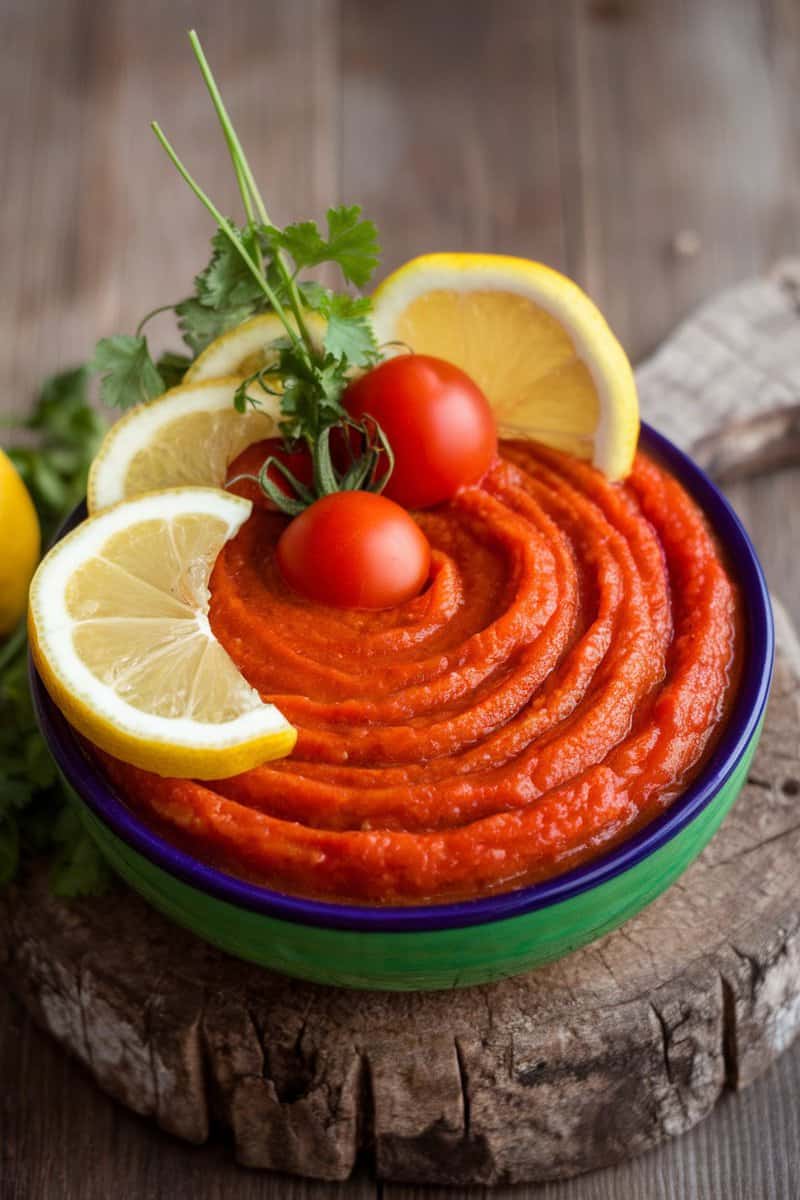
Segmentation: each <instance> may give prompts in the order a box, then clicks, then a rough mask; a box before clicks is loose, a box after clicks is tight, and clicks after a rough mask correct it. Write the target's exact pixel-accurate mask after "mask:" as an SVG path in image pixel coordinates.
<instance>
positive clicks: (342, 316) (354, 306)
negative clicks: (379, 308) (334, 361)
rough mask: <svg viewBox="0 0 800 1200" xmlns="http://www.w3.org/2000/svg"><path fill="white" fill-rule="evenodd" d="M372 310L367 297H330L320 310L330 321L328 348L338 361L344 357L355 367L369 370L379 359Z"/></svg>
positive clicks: (327, 335) (326, 332)
mask: <svg viewBox="0 0 800 1200" xmlns="http://www.w3.org/2000/svg"><path fill="white" fill-rule="evenodd" d="M370 308H371V304H370V301H369V300H368V299H367V298H366V297H363V298H362V297H359V298H354V297H352V296H342V295H333V294H331V295H330V298H329V299H327V300H325V301H323V302H322V304H321V306H320V309H319V311H320V312H322V313H324V315H325V316H326V317H327V318H328V327H327V329H326V331H325V349H326V351H327V352H328V354H331V355H333V356H334V357H335V358H344V359H346V360H347V362H348V363H350V364H351V365H352V366H354V367H366V366H369V365H370V364H371V363H374V362H376V361H377V359H378V357H379V356H378V345H377V342H376V340H375V334H374V333H373V331H372V325H371V324H370V322H369V318H368V316H367V314H368V313H369V311H370Z"/></svg>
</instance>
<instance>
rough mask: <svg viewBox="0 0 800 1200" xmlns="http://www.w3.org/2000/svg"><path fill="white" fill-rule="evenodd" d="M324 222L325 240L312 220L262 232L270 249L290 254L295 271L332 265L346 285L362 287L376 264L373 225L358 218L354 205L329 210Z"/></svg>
mask: <svg viewBox="0 0 800 1200" xmlns="http://www.w3.org/2000/svg"><path fill="white" fill-rule="evenodd" d="M327 221H328V239H327V241H326V240H325V239H324V238H323V237H322V235H321V234H320V232H319V229H318V228H317V225H316V223H315V222H314V221H301V222H298V223H297V224H294V225H287V226H286V228H285V229H284V230H280V229H276V228H275V227H274V226H270V227H269V228H268V229H267V230H266V232H267V234H268V236H269V238H270V241H271V243H272V244H273V246H279V247H281V248H282V249H283V250H285V251H286V252H287V253H288V254H291V256H292V258H293V259H294V262H295V267H296V268H297V270H302V268H303V267H318V266H320V265H321V264H322V263H326V262H332V263H336V264H337V265H338V267H339V269H340V270H341V272H342V274H343V275H344V277H345V279H346V280H347V281H348V283H354V284H355V285H356V287H364V285H365V284H366V283H368V282H369V279H370V277H371V275H372V272H373V271H374V270H375V267H376V266H377V265H378V254H379V253H380V248H379V246H378V231H377V229H376V228H375V225H374V224H373V222H372V221H368V220H365V219H363V218H362V216H361V208H360V206H359V205H358V204H351V205H340V206H339V207H338V208H329V209H328V213H327Z"/></svg>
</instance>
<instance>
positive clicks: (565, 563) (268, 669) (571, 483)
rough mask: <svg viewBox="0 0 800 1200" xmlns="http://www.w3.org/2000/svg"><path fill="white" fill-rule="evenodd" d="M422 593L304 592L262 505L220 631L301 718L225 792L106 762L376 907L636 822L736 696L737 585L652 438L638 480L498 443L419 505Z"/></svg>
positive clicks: (469, 885)
mask: <svg viewBox="0 0 800 1200" xmlns="http://www.w3.org/2000/svg"><path fill="white" fill-rule="evenodd" d="M415 515H416V519H417V520H418V521H419V524H420V526H421V527H422V529H423V530H424V532H425V533H426V535H427V537H428V539H429V541H430V543H431V547H432V551H433V560H432V571H431V577H430V580H429V582H428V585H427V587H426V589H425V590H424V592H423V593H422V594H421V595H420V596H418V597H417V598H415V599H414V600H411V601H409V602H408V603H406V604H404V605H402V606H401V607H399V608H396V609H392V610H389V611H384V612H364V611H355V610H342V609H335V608H328V607H325V606H320V605H314V604H309V603H308V602H306V601H304V600H303V599H301V598H300V597H298V596H296V595H294V594H292V593H291V592H290V590H289V589H288V588H287V586H286V585H285V584H284V583H283V581H282V579H281V577H280V575H279V574H278V572H277V569H276V566H275V560H274V547H275V543H276V541H277V538H278V537H279V535H280V532H281V530H282V529H283V528H284V527H285V518H283V517H281V516H278V515H277V514H275V513H273V512H269V511H267V510H266V508H265V507H261V506H260V507H257V508H256V509H255V510H254V512H253V515H252V517H251V518H250V520H249V521H248V522H247V523H246V524H245V526H244V527H243V528H242V530H241V531H240V533H239V534H238V535H237V536H236V538H234V539H233V541H231V542H230V543H229V544H228V545H227V546H226V547H225V549H224V551H223V553H222V554H221V556H220V558H219V559H218V561H217V563H216V566H215V569H214V573H213V576H212V579H211V610H210V619H211V626H212V628H213V630H214V632H215V634H216V636H217V637H218V638H219V640H220V641H221V643H222V644H223V645H224V646H225V648H226V649H227V651H228V653H229V654H230V655H231V657H232V658H233V659H234V661H235V662H236V663H237V664H238V666H239V668H240V669H241V671H242V672H243V674H244V675H245V676H246V678H247V679H248V680H249V682H250V683H251V684H252V685H253V686H254V687H256V688H257V689H258V690H259V692H260V693H261V694H262V696H263V697H264V698H265V699H269V700H271V701H273V702H274V703H275V704H277V705H278V706H279V707H280V708H281V710H282V711H283V712H284V713H285V714H286V717H287V718H288V719H289V720H290V721H292V722H293V723H294V724H295V725H296V726H297V728H298V730H299V738H298V742H297V747H296V749H295V751H294V753H293V754H292V756H291V757H290V758H287V759H283V760H281V761H278V762H271V763H268V764H266V765H264V766H262V767H259V768H257V769H255V770H252V771H248V772H246V773H245V774H243V775H240V776H237V777H236V778H232V779H225V780H220V781H218V782H215V783H204V784H201V783H196V782H192V781H189V780H177V779H161V778H158V777H156V776H155V775H150V774H147V773H146V772H143V771H140V770H137V769H136V768H134V767H129V766H125V765H123V764H121V763H118V762H115V761H113V760H104V761H106V762H107V769H108V772H109V774H110V776H111V777H112V779H113V781H114V782H115V783H116V784H118V785H119V787H120V789H121V791H122V793H123V794H124V795H125V796H126V797H127V799H128V801H129V803H130V804H131V805H132V806H133V807H134V808H135V809H136V810H137V811H138V812H139V813H140V814H142V815H143V816H145V818H147V819H148V820H149V821H150V822H151V823H152V824H154V825H155V826H156V827H157V828H158V829H159V831H161V832H162V833H165V834H166V835H167V836H168V837H169V838H170V839H171V840H172V841H173V842H177V843H178V844H179V845H181V846H182V847H183V848H187V849H189V850H191V852H192V853H194V854H195V855H196V856H197V857H199V858H201V859H205V860H206V861H209V862H212V863H214V864H215V865H217V866H219V867H221V868H223V869H225V870H227V871H229V872H231V873H233V874H236V875H239V876H241V877H243V878H246V879H249V880H253V881H257V882H260V883H262V884H264V885H267V886H270V887H273V888H277V889H279V890H283V891H287V892H291V893H295V894H299V895H304V896H310V897H317V898H328V899H335V900H341V901H348V902H356V903H358V902H361V903H366V904H408V903H419V902H425V901H427V902H435V901H445V900H452V899H455V898H466V897H475V896H480V895H486V894H488V893H491V892H496V891H503V890H508V889H510V888H512V887H517V886H520V885H521V884H524V883H530V882H535V881H538V880H541V879H544V878H547V877H549V876H552V875H555V874H558V873H559V872H561V871H564V870H566V869H567V868H568V867H573V866H575V865H576V864H578V863H581V862H584V861H585V860H587V859H590V858H592V857H593V856H596V855H598V854H599V853H601V852H602V851H603V850H604V849H606V848H608V847H609V846H610V845H612V844H614V843H616V842H618V841H620V840H621V839H622V838H624V837H626V836H629V835H630V833H631V832H632V831H633V830H634V829H636V828H639V827H640V826H641V825H642V824H644V823H645V822H647V821H648V820H650V819H651V818H652V817H653V816H655V815H656V814H657V813H659V812H661V811H662V810H663V809H664V808H665V807H666V806H668V805H669V804H670V802H671V801H672V800H674V799H675V797H676V796H678V795H679V794H680V792H681V791H682V790H683V789H685V788H686V786H687V784H688V782H689V781H690V780H691V779H692V778H693V776H694V775H695V774H696V772H697V771H698V769H699V767H700V766H701V765H702V764H703V762H704V761H705V759H706V757H707V756H708V753H709V751H710V749H711V747H712V746H713V744H714V741H715V738H716V736H717V734H718V733H719V731H720V728H721V726H722V724H723V723H724V720H725V717H726V713H727V711H728V708H729V705H730V700H731V693H732V691H733V690H734V689H735V680H736V666H737V648H738V645H739V641H740V634H739V628H740V622H739V613H738V607H739V604H738V598H737V592H736V589H735V588H734V586H733V585H732V583H731V580H730V579H729V577H728V574H727V572H726V569H725V566H724V564H723V562H722V559H721V555H720V552H719V549H718V547H717V545H716V543H715V540H714V537H713V536H712V534H711V533H710V531H709V529H708V527H707V525H706V522H705V520H704V518H703V516H702V514H701V513H700V511H699V509H698V508H697V506H696V505H695V503H694V502H693V500H691V499H690V497H689V496H688V495H687V493H686V492H685V491H684V490H683V488H682V487H681V486H680V485H679V484H678V483H677V481H676V480H675V479H674V478H672V477H671V476H670V475H669V474H668V473H667V472H666V471H665V470H664V469H662V468H661V467H660V466H658V465H657V463H656V462H654V461H652V460H651V459H649V458H648V457H646V456H645V455H643V454H639V455H638V457H637V459H636V464H635V467H634V470H633V473H632V475H631V476H630V477H629V479H628V480H627V481H626V482H625V483H624V484H611V483H609V482H608V481H607V480H606V479H605V478H604V477H603V476H602V475H600V474H599V473H598V472H597V471H595V470H594V469H593V468H591V467H590V466H588V465H587V464H584V463H581V462H579V461H578V460H576V459H574V458H571V457H568V456H566V455H564V454H560V453H558V452H557V451H554V450H549V449H545V448H544V447H542V446H539V445H538V444H536V443H533V442H521V441H506V442H504V443H502V444H501V458H500V459H499V460H498V461H497V462H496V464H495V465H494V466H493V468H492V469H491V470H490V472H489V474H488V475H487V477H486V478H485V479H484V481H483V482H482V484H481V485H480V486H475V487H470V488H465V489H464V490H462V491H461V492H460V493H459V494H458V495H457V496H456V497H455V498H454V499H453V500H451V501H449V502H447V503H445V504H442V505H440V506H439V507H438V508H435V509H432V510H430V511H427V512H421V513H419V514H415Z"/></svg>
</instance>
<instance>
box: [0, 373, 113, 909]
mask: <svg viewBox="0 0 800 1200" xmlns="http://www.w3.org/2000/svg"><path fill="white" fill-rule="evenodd" d="M88 384H89V371H88V370H87V368H86V367H79V368H78V369H77V370H73V371H65V372H63V373H62V374H60V375H56V376H54V377H53V378H52V379H49V380H48V381H47V382H46V383H45V384H44V386H43V388H42V390H41V394H40V396H39V399H38V402H37V404H36V406H35V407H34V409H33V412H32V414H31V415H30V417H28V419H27V420H26V421H24V422H22V423H21V427H22V428H24V429H25V430H26V431H27V437H26V440H25V441H23V442H21V443H20V444H19V445H17V446H13V447H11V448H10V449H9V450H8V455H9V458H11V460H12V461H13V463H14V464H15V466H16V468H17V470H18V471H19V472H20V474H21V475H22V478H23V479H24V480H25V483H26V484H27V486H28V490H29V491H30V493H31V495H32V497H33V500H34V503H35V505H36V509H37V512H38V515H39V522H40V524H41V526H42V534H43V540H44V542H45V544H46V543H47V542H48V541H49V540H50V539H51V537H52V535H53V533H54V532H55V530H56V529H57V528H58V526H59V525H60V524H61V522H62V521H63V519H64V517H65V516H66V515H67V513H68V512H70V510H71V509H72V508H73V507H74V506H75V504H77V502H78V501H79V500H80V499H81V498H82V497H83V496H84V495H85V493H86V476H87V473H88V470H89V464H90V463H91V461H92V458H93V457H94V455H95V453H96V452H97V449H98V446H99V444H100V440H101V438H102V436H103V431H104V422H103V420H102V418H101V417H100V416H99V414H98V413H97V412H96V411H95V410H94V409H93V408H92V407H91V406H90V404H89V395H88ZM33 854H49V855H50V856H51V859H52V864H51V871H50V881H51V886H52V887H53V889H54V891H56V893H57V894H59V895H65V896H75V895H84V894H87V893H89V892H97V891H100V890H102V889H103V888H104V887H105V885H106V883H107V880H108V878H109V875H108V870H107V868H106V867H105V865H104V863H103V860H102V859H101V857H100V855H99V853H98V852H97V850H96V849H95V846H94V843H93V842H92V841H91V839H90V838H89V837H88V835H87V834H86V833H84V831H83V827H82V825H81V823H80V819H79V817H78V816H77V813H76V811H75V809H74V808H73V807H72V805H71V804H70V803H69V801H68V797H67V792H66V787H65V785H64V784H63V783H62V781H61V779H60V777H59V775H58V772H57V771H56V767H55V763H54V762H53V760H52V758H51V756H50V752H49V751H48V749H47V746H46V744H45V742H44V739H43V738H42V736H41V734H40V733H39V730H38V727H37V724H36V719H35V717H34V713H33V706H32V703H31V697H30V691H29V689H28V641H27V636H26V631H25V625H24V624H22V625H20V626H19V628H18V629H17V630H16V632H15V633H13V634H12V635H11V636H10V637H9V638H8V639H7V640H6V641H5V642H3V643H0V888H2V887H4V886H5V885H6V884H8V883H10V882H11V881H12V880H13V879H14V877H15V876H16V874H17V871H18V869H19V865H20V862H21V861H22V859H23V858H24V857H25V856H27V855H33Z"/></svg>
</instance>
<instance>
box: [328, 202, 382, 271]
mask: <svg viewBox="0 0 800 1200" xmlns="http://www.w3.org/2000/svg"><path fill="white" fill-rule="evenodd" d="M328 251H329V257H330V258H331V259H332V261H333V262H337V263H338V264H339V266H340V268H341V271H342V274H343V275H344V277H345V279H346V280H347V281H348V282H349V283H354V284H355V285H356V287H364V286H365V285H366V284H367V283H369V281H370V279H371V277H372V273H373V271H374V270H375V268H376V267H377V265H378V255H379V254H380V246H379V245H378V231H377V229H376V228H375V225H374V223H373V222H372V221H367V220H362V219H361V208H360V206H359V205H358V204H351V205H349V206H347V205H340V206H339V207H338V208H329V209H328Z"/></svg>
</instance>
